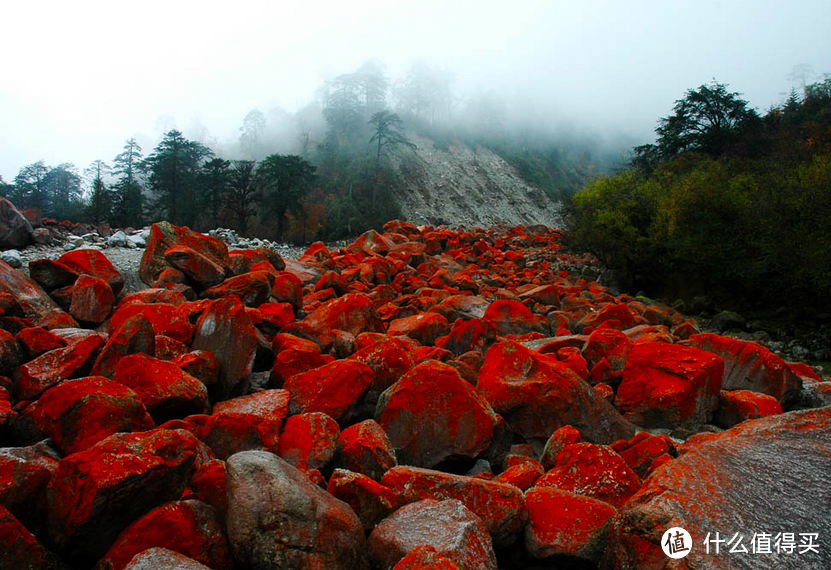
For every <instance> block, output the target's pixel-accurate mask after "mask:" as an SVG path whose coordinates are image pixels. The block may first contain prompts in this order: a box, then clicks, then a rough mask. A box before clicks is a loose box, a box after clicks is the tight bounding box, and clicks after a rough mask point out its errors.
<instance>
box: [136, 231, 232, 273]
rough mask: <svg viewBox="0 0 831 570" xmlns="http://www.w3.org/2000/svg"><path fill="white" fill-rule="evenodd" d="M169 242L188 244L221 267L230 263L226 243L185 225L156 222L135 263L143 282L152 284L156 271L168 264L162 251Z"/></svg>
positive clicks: (166, 247) (165, 249) (224, 267)
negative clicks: (137, 265)
mask: <svg viewBox="0 0 831 570" xmlns="http://www.w3.org/2000/svg"><path fill="white" fill-rule="evenodd" d="M172 245H183V246H186V247H189V248H191V249H192V250H194V251H196V252H198V253H199V254H200V255H202V256H203V257H206V258H207V259H209V260H210V261H212V262H213V263H215V264H217V265H219V266H220V267H222V268H223V269H228V268H229V267H230V265H231V259H230V257H229V256H228V246H227V245H225V243H223V242H222V241H220V240H218V239H216V238H213V237H211V236H207V235H204V234H200V233H197V232H193V231H191V230H190V229H188V228H186V227H178V226H174V225H173V224H170V223H168V222H159V223H157V224H153V225H152V226H151V227H150V236H149V237H148V239H147V248H146V249H145V250H144V255H143V256H142V258H141V265H140V266H139V278H140V279H141V280H142V281H144V282H145V283H146V284H147V285H149V286H152V285H153V283H155V282H156V279H158V277H159V274H160V273H161V272H162V271H164V270H165V269H167V268H169V267H170V264H168V262H167V260H166V259H165V257H164V254H165V251H167V249H168V248H169V247H171V246H172Z"/></svg>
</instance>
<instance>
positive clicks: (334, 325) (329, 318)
mask: <svg viewBox="0 0 831 570" xmlns="http://www.w3.org/2000/svg"><path fill="white" fill-rule="evenodd" d="M302 322H303V323H305V324H306V325H308V326H310V327H312V328H313V329H314V330H316V331H320V332H328V331H330V330H332V329H338V330H342V331H346V332H348V333H351V334H352V335H353V336H357V335H358V334H360V333H362V332H384V324H383V323H382V322H381V318H380V317H379V316H378V312H377V311H376V310H375V307H374V306H373V304H372V300H371V299H370V298H369V297H368V296H366V295H363V294H360V293H351V294H349V295H344V296H343V297H338V298H336V299H332V300H331V301H327V302H326V303H324V304H323V305H321V306H320V307H318V308H317V309H315V310H314V312H312V313H311V314H310V315H309V316H307V317H306V318H305V319H303V321H302Z"/></svg>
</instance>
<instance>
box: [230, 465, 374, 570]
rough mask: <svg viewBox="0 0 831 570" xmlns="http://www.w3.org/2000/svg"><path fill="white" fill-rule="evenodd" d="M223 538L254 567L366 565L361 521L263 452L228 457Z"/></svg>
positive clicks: (343, 568) (308, 569)
mask: <svg viewBox="0 0 831 570" xmlns="http://www.w3.org/2000/svg"><path fill="white" fill-rule="evenodd" d="M226 483H227V487H228V514H227V517H226V526H227V529H228V540H229V541H230V543H231V549H232V551H233V553H234V556H235V557H236V558H237V559H238V560H239V561H240V562H241V563H242V564H243V565H244V566H245V567H246V568H252V569H255V570H271V569H274V570H277V569H286V570H288V569H292V570H312V569H318V568H327V569H331V570H368V568H369V564H368V562H367V558H366V540H365V538H364V531H363V527H362V526H361V521H360V520H359V519H358V517H357V516H356V515H355V513H354V512H353V511H352V509H351V508H349V506H348V505H347V504H346V503H343V502H341V501H339V500H337V499H335V498H334V497H333V496H332V495H330V494H328V493H327V492H325V491H323V490H322V489H320V488H319V487H317V486H315V485H313V484H312V483H311V481H309V479H308V478H307V477H306V475H304V474H303V473H301V472H300V471H298V470H297V469H296V468H294V467H293V466H291V465H290V464H289V463H287V462H286V461H284V460H283V459H281V458H280V457H278V456H276V455H274V454H273V453H268V452H267V451H243V452H241V453H237V454H236V455H233V456H231V457H229V458H228V462H227V470H226Z"/></svg>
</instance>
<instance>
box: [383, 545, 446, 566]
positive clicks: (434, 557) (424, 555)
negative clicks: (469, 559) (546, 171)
mask: <svg viewBox="0 0 831 570" xmlns="http://www.w3.org/2000/svg"><path fill="white" fill-rule="evenodd" d="M393 570H461V569H460V567H459V565H458V564H456V563H455V562H454V561H453V560H451V559H450V558H447V557H446V556H442V555H441V554H439V551H438V550H436V549H435V547H433V546H430V545H429V544H421V545H419V546H416V547H415V548H413V549H412V550H411V551H410V552H409V553H407V555H406V556H405V557H404V558H402V559H401V560H399V561H398V564H396V565H395V567H394V568H393Z"/></svg>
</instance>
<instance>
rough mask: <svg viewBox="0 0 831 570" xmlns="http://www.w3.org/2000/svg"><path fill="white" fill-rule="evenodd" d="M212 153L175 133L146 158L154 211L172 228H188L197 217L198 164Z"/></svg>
mask: <svg viewBox="0 0 831 570" xmlns="http://www.w3.org/2000/svg"><path fill="white" fill-rule="evenodd" d="M212 155H213V153H212V152H211V151H210V149H208V148H207V147H205V146H202V145H201V144H199V143H198V142H195V141H191V140H188V139H187V138H185V137H184V136H183V135H182V133H180V132H179V131H177V130H175V129H174V130H171V131H168V132H167V133H166V134H165V136H164V138H163V139H162V142H160V143H159V144H158V146H157V147H156V149H155V150H154V151H153V153H152V154H151V155H150V156H148V157H147V159H146V160H145V164H146V166H147V170H148V172H149V182H150V188H151V189H152V190H153V192H154V194H155V197H156V208H157V209H158V211H159V213H160V214H161V215H162V216H164V217H165V218H166V219H167V220H168V221H170V222H171V223H173V224H176V225H185V226H192V225H193V222H194V220H195V219H196V215H197V208H198V207H197V202H196V188H197V185H198V177H199V173H200V169H201V166H202V162H203V161H204V160H205V159H206V158H208V157H210V156H212Z"/></svg>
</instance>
